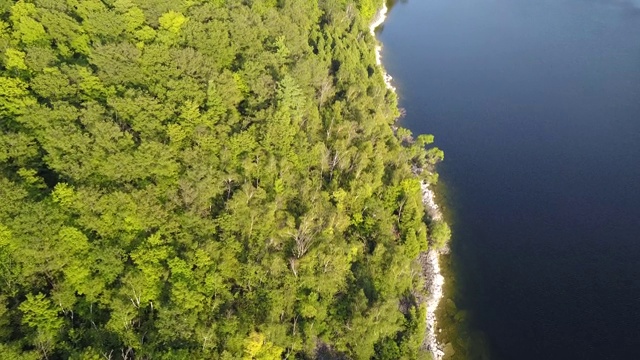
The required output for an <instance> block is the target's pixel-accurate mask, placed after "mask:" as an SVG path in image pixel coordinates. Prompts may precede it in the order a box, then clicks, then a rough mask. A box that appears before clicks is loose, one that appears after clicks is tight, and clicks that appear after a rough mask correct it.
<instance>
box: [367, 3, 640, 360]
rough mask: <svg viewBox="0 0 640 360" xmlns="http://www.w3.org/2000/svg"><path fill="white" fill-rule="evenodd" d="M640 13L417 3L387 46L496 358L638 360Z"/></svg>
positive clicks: (470, 301)
mask: <svg viewBox="0 0 640 360" xmlns="http://www.w3.org/2000/svg"><path fill="white" fill-rule="evenodd" d="M637 3H638V4H637V6H638V7H637V8H636V7H634V3H633V2H630V1H614V0H611V1H606V0H601V1H594V0H410V1H408V2H407V1H404V2H399V3H397V4H396V5H395V6H394V7H393V8H392V10H391V12H390V15H389V18H388V21H387V22H386V23H385V25H384V28H383V30H382V32H381V33H380V35H379V39H380V40H381V41H382V42H383V44H384V54H383V55H384V64H385V66H386V68H387V70H388V71H389V72H390V73H391V74H392V75H393V76H394V79H395V85H396V86H397V87H398V91H399V95H400V98H401V106H402V107H404V108H406V110H407V116H406V118H404V119H403V124H404V126H405V127H408V128H410V129H411V130H413V131H414V133H425V132H426V133H433V134H435V135H436V142H437V145H438V146H440V147H441V148H442V149H443V150H444V151H445V155H446V160H445V162H444V163H443V164H442V166H441V167H440V172H441V177H442V178H443V179H444V180H445V182H446V183H447V186H448V187H449V188H450V191H451V198H450V199H449V201H450V203H451V205H452V207H453V209H454V213H455V219H456V221H455V224H454V225H455V226H454V232H455V234H454V236H455V241H454V244H453V247H454V264H455V268H456V269H457V271H458V272H459V275H458V279H457V280H458V284H459V288H460V289H459V291H460V294H461V298H462V300H459V301H458V306H459V307H460V308H463V309H467V310H469V311H470V312H471V314H472V317H471V326H473V327H474V328H475V329H477V330H480V331H482V332H483V333H484V334H485V335H486V337H487V339H488V342H489V346H490V348H491V351H492V357H493V358H496V359H640V1H637Z"/></svg>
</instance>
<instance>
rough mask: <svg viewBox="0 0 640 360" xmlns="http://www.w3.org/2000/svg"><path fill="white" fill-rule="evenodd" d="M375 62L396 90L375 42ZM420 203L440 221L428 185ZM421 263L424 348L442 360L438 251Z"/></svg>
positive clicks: (383, 14) (382, 14) (380, 18)
mask: <svg viewBox="0 0 640 360" xmlns="http://www.w3.org/2000/svg"><path fill="white" fill-rule="evenodd" d="M388 11H389V9H388V8H387V4H386V3H383V5H382V8H381V9H380V10H379V11H378V13H377V14H376V16H375V17H374V20H373V22H372V23H371V25H370V26H369V31H370V32H371V35H372V36H374V37H375V29H376V28H377V27H378V26H380V25H382V24H383V23H384V21H385V20H386V18H387V12H388ZM375 52H376V63H377V64H378V66H380V68H381V69H382V74H383V77H384V82H385V85H386V86H387V88H388V89H389V90H392V91H394V92H395V91H396V88H395V87H394V86H393V85H392V79H393V78H392V77H391V75H389V74H388V73H387V72H386V71H385V70H384V67H383V66H382V45H381V44H380V43H378V44H377V45H376V49H375ZM421 187H422V203H423V204H424V206H425V209H426V211H427V214H428V215H429V218H430V219H431V220H433V221H439V220H442V212H441V211H440V209H439V207H438V204H437V203H436V201H435V193H434V192H433V190H431V189H430V188H429V184H427V183H426V182H424V181H423V182H422V184H421ZM419 261H420V264H421V265H422V275H423V276H424V280H425V286H426V290H427V292H428V297H427V300H426V306H427V315H426V319H425V321H426V323H427V333H426V335H425V339H424V343H423V346H424V347H425V348H426V349H427V350H428V351H429V352H431V354H432V356H433V359H434V360H441V359H442V358H443V356H444V351H443V350H442V347H441V346H440V344H438V340H437V335H436V325H437V319H436V310H437V308H438V304H440V300H441V299H442V296H443V286H444V277H443V276H442V274H441V269H440V251H439V250H437V249H429V251H427V252H425V253H422V254H420V256H419Z"/></svg>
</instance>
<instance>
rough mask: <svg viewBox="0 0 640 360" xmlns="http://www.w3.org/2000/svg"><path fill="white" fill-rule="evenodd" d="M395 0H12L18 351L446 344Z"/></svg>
mask: <svg viewBox="0 0 640 360" xmlns="http://www.w3.org/2000/svg"><path fill="white" fill-rule="evenodd" d="M381 5H382V2H381V1H380V0H377V1H376V0H358V1H355V2H354V1H352V0H28V1H24V0H20V1H13V0H2V1H0V129H1V131H0V354H2V356H1V357H2V359H8V360H12V359H96V360H97V359H263V360H267V359H424V358H428V354H427V352H426V351H425V350H424V349H423V346H422V342H423V338H424V331H425V324H424V317H425V307H424V305H423V303H422V300H421V299H423V297H424V283H423V279H422V278H421V276H420V274H421V267H420V264H419V263H418V262H417V261H416V259H417V258H418V255H419V253H420V252H423V251H426V250H427V249H428V247H429V246H431V245H430V243H437V242H439V239H437V236H435V237H432V236H431V234H430V230H429V228H428V226H427V223H426V222H425V211H424V207H423V204H422V198H421V188H420V182H421V181H430V182H434V181H435V180H436V179H437V176H436V175H435V174H434V173H432V172H427V171H425V172H424V173H423V174H416V171H415V169H416V168H431V167H432V166H433V165H434V164H435V163H436V162H437V161H439V160H441V159H442V157H443V154H442V151H440V150H439V149H438V148H436V147H433V145H431V144H432V142H433V137H432V136H430V135H420V136H415V137H414V136H412V134H411V133H410V132H409V131H408V130H406V129H402V128H397V127H396V123H395V122H396V119H397V118H398V117H399V115H400V112H399V110H398V107H397V99H396V95H395V94H394V92H392V91H390V90H388V89H387V88H386V87H385V84H384V81H383V75H382V70H381V69H380V68H379V67H378V66H377V65H376V61H375V53H374V48H375V44H376V40H375V38H374V37H373V36H371V34H370V33H369V30H368V25H369V23H370V22H371V20H372V19H373V17H374V15H375V13H376V10H377V9H378V8H379V7H380V6H381ZM434 228H435V229H438V226H434ZM440 228H441V227H440ZM439 232H442V231H439Z"/></svg>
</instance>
